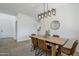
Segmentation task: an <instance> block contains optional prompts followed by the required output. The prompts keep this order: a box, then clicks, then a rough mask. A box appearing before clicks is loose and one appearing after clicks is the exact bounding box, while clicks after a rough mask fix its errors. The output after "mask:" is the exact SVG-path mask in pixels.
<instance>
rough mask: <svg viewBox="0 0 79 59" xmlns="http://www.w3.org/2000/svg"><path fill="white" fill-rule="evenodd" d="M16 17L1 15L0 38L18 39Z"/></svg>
mask: <svg viewBox="0 0 79 59" xmlns="http://www.w3.org/2000/svg"><path fill="white" fill-rule="evenodd" d="M15 22H16V19H15V16H11V15H8V14H3V13H0V38H5V37H13V38H16V30H15Z"/></svg>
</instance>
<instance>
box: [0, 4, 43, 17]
mask: <svg viewBox="0 0 79 59" xmlns="http://www.w3.org/2000/svg"><path fill="white" fill-rule="evenodd" d="M40 5H42V3H0V12H1V13H7V14H10V15H17V13H24V14H27V15H30V16H32V15H33V12H34V11H35V9H36V8H38V7H39V6H40Z"/></svg>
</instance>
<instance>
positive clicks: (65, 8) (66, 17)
mask: <svg viewBox="0 0 79 59" xmlns="http://www.w3.org/2000/svg"><path fill="white" fill-rule="evenodd" d="M52 8H56V16H52V17H48V18H44V19H42V20H41V23H40V24H38V26H39V25H41V26H42V29H41V33H42V34H44V33H45V31H46V30H48V29H49V30H50V32H51V35H53V34H58V35H60V36H61V37H64V38H79V4H68V3H67V4H66V3H49V4H48V9H49V10H50V9H52ZM43 11H44V6H43V5H42V6H39V7H38V8H37V9H36V10H35V13H34V14H36V15H37V14H39V13H41V12H43ZM52 20H58V21H60V28H59V29H58V30H52V29H51V28H50V23H51V21H52Z"/></svg>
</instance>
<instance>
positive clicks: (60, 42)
mask: <svg viewBox="0 0 79 59" xmlns="http://www.w3.org/2000/svg"><path fill="white" fill-rule="evenodd" d="M31 37H34V38H37V39H40V40H43V41H47V42H50V43H51V55H52V56H56V52H57V49H56V46H57V45H58V46H59V45H60V46H62V45H63V44H64V43H65V42H66V39H64V38H61V37H59V38H57V37H53V36H49V37H45V36H44V35H33V36H31Z"/></svg>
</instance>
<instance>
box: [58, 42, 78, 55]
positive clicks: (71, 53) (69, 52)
mask: <svg viewBox="0 0 79 59" xmlns="http://www.w3.org/2000/svg"><path fill="white" fill-rule="evenodd" d="M77 44H78V40H76V41H75V42H74V43H73V45H72V48H71V49H69V48H66V47H61V48H60V51H61V53H64V54H66V55H72V56H73V54H74V52H75V50H76V47H77Z"/></svg>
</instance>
